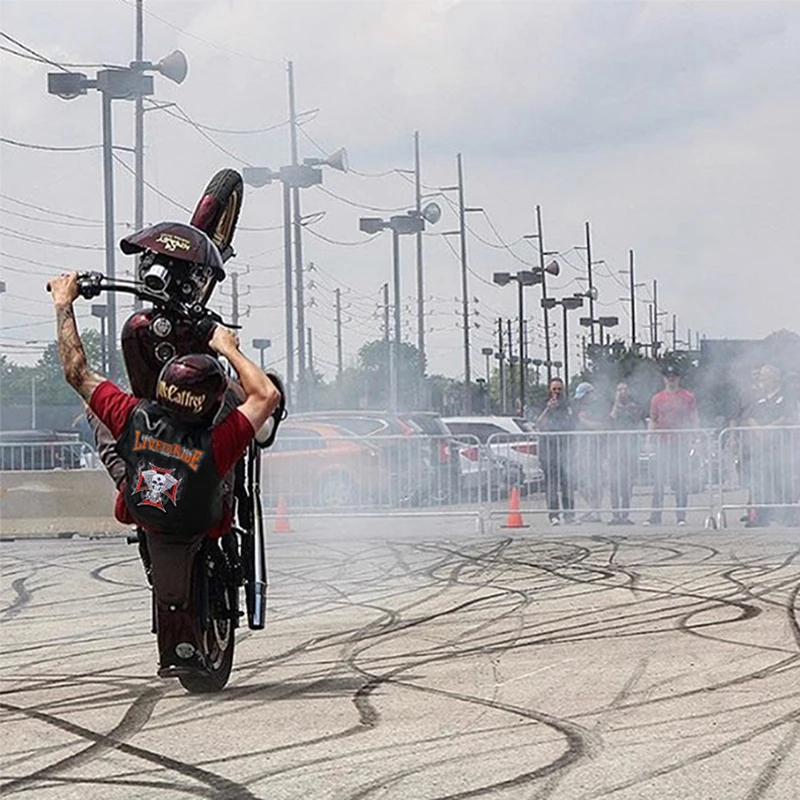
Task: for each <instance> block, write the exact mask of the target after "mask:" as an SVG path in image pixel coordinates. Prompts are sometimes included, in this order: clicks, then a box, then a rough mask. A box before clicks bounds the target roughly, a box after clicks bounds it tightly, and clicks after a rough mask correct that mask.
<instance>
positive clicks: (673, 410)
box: [644, 364, 700, 527]
mask: <svg viewBox="0 0 800 800" xmlns="http://www.w3.org/2000/svg"><path fill="white" fill-rule="evenodd" d="M662 374H663V376H664V388H663V389H662V390H661V391H660V392H657V393H656V394H654V395H653V397H652V398H651V400H650V421H649V423H648V430H649V431H650V434H649V435H648V450H650V451H651V452H652V451H653V448H654V449H655V476H654V482H653V501H652V505H651V509H650V518H649V519H648V520H646V521H645V523H644V524H645V525H658V524H659V523H660V522H661V512H662V508H663V505H664V486H665V484H667V483H669V485H670V486H672V489H673V491H674V492H675V513H676V517H677V520H678V525H680V526H681V527H683V526H684V525H686V506H687V505H688V494H689V492H688V483H689V475H688V472H689V458H688V453H689V438H687V435H686V434H685V433H682V431H686V430H690V429H692V428H698V427H699V426H700V425H699V422H698V417H697V401H696V399H695V396H694V394H692V392H690V391H689V390H688V389H684V388H682V387H681V385H680V383H681V378H680V372H679V371H678V368H677V367H676V366H675V365H674V364H668V365H667V366H666V367H664V369H663V371H662ZM656 432H658V433H657V435H656Z"/></svg>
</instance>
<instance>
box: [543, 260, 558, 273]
mask: <svg viewBox="0 0 800 800" xmlns="http://www.w3.org/2000/svg"><path fill="white" fill-rule="evenodd" d="M544 271H545V272H547V273H549V274H550V275H558V273H559V272H561V267H559V265H558V261H556V260H555V259H553V260H552V261H551V262H550V263H549V264H548V265H547V266H546V267H545V268H544Z"/></svg>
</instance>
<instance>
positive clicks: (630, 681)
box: [0, 515, 800, 800]
mask: <svg viewBox="0 0 800 800" xmlns="http://www.w3.org/2000/svg"><path fill="white" fill-rule="evenodd" d="M665 520H666V524H664V525H662V526H660V527H659V528H642V527H638V526H633V527H630V528H614V527H608V526H605V525H597V524H594V525H584V526H581V527H574V528H567V527H562V528H557V529H550V528H549V527H548V526H547V525H545V524H544V523H545V520H544V519H543V518H541V517H534V516H533V515H531V517H530V518H526V521H529V522H530V523H531V527H530V528H525V529H514V530H504V529H502V528H501V527H500V525H499V523H501V522H502V521H503V520H502V519H494V520H484V522H483V524H482V525H479V524H478V523H477V522H476V518H474V517H444V516H443V517H439V518H431V517H419V518H406V519H392V520H386V519H381V518H374V519H369V520H343V519H339V520H333V521H331V520H307V519H302V518H298V519H293V520H292V523H293V527H294V532H292V533H287V534H272V535H271V536H270V540H269V568H270V580H271V586H270V611H269V622H268V627H267V629H266V630H264V631H259V632H251V631H247V630H246V629H245V630H241V631H240V636H239V639H238V642H237V653H236V660H235V666H234V672H233V675H232V678H231V682H230V684H229V685H228V687H227V688H226V689H225V690H224V691H223V692H222V693H220V694H218V695H213V696H208V695H206V696H191V695H188V694H186V693H185V692H184V691H183V690H182V689H181V688H180V686H179V685H178V684H177V683H175V682H167V681H161V680H159V679H158V678H156V677H155V675H154V671H155V642H154V639H153V637H152V636H151V634H150V633H149V620H150V610H149V592H148V590H147V588H146V584H145V582H144V579H143V575H142V571H141V568H140V565H139V563H138V560H137V555H136V552H135V548H133V547H130V546H128V545H126V544H125V543H124V539H122V538H120V537H106V538H100V539H89V538H82V537H73V538H71V539H53V538H49V539H25V538H19V539H17V540H15V541H8V540H6V541H2V542H0V559H2V561H1V562H0V563H1V564H2V582H0V609H1V610H0V617H1V618H2V627H0V646H1V647H2V661H0V797H11V796H20V797H30V798H36V800H39V799H40V798H41V799H42V800H48V799H49V798H53V800H56V798H57V799H58V800H63V799H64V798H80V800H94V798H98V799H99V798H103V799H104V798H114V799H115V800H127V799H128V798H164V800H173V798H187V797H205V798H220V800H237V799H238V798H265V799H266V798H270V800H272V799H273V798H277V799H279V800H280V799H281V798H287V799H288V798H291V799H292V800H294V798H304V800H322V799H323V798H324V799H326V800H334V799H336V800H344V799H345V798H346V799H347V800H355V799H356V798H363V799H365V800H366V799H367V798H375V799H376V800H377V799H380V800H390V799H391V800H433V799H434V798H435V799H437V800H441V799H443V798H451V799H455V798H459V799H460V798H478V797H481V798H504V799H505V798H514V799H516V798H524V799H525V800H534V799H535V800H541V799H542V798H606V797H609V798H620V799H621V800H633V799H634V798H636V799H641V800H672V799H674V800H694V799H695V798H702V799H703V800H706V799H707V800H716V798H720V799H724V800H735V799H738V798H741V799H742V800H750V799H751V798H765V799H767V800H773V799H775V800H778V799H780V800H789V799H790V798H797V797H798V796H800V788H798V787H800V748H798V739H800V681H798V677H799V676H800V622H799V618H800V601H798V593H800V562H799V561H798V556H800V532H798V531H794V530H782V529H778V528H769V529H761V530H748V531H743V530H719V531H714V530H704V529H703V527H702V520H700V519H699V518H693V519H692V525H691V526H690V527H687V528H682V529H678V528H677V527H675V526H674V522H673V518H672V517H671V516H666V517H665Z"/></svg>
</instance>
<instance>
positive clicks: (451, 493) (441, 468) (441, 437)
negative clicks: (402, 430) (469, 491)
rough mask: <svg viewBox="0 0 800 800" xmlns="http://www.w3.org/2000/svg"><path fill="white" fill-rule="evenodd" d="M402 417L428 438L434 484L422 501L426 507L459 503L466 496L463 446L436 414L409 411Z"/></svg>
mask: <svg viewBox="0 0 800 800" xmlns="http://www.w3.org/2000/svg"><path fill="white" fill-rule="evenodd" d="M398 416H399V417H400V419H401V420H402V421H403V422H405V423H406V424H408V425H413V426H415V427H416V428H417V429H418V430H419V433H420V434H421V435H422V436H424V437H426V442H427V454H428V465H429V468H430V475H429V477H430V482H429V484H428V486H427V487H426V489H425V491H426V497H424V498H421V500H422V502H423V504H424V505H427V504H429V503H430V504H433V503H448V502H455V501H457V500H458V499H459V498H460V496H461V493H462V481H461V465H460V463H459V459H460V455H459V451H460V450H461V447H462V446H461V445H460V443H459V442H458V441H456V439H455V438H454V437H453V436H452V434H451V433H450V431H449V430H448V429H447V426H446V425H445V424H444V422H443V421H442V418H441V417H440V416H439V415H438V414H436V413H435V412H434V411H408V412H404V413H402V414H399V415H398ZM426 500H427V501H429V502H428V503H426V502H425V501H426Z"/></svg>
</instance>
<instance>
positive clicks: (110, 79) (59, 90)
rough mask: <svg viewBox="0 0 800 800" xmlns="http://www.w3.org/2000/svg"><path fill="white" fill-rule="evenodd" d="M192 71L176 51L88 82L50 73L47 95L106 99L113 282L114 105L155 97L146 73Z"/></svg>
mask: <svg viewBox="0 0 800 800" xmlns="http://www.w3.org/2000/svg"><path fill="white" fill-rule="evenodd" d="M187 71H188V64H187V62H186V56H184V54H183V53H182V52H181V51H180V50H175V51H174V52H173V53H170V54H169V55H168V56H165V57H164V58H162V59H161V61H159V62H158V63H156V64H153V63H152V62H151V61H131V63H130V66H129V67H119V68H117V67H115V68H113V69H103V70H100V71H99V72H97V74H96V75H95V77H94V78H91V79H90V78H87V77H86V75H85V74H84V73H83V72H50V73H48V75H47V91H48V93H49V94H54V95H56V96H58V97H60V98H61V99H62V100H73V99H75V98H76V97H79V96H80V95H83V94H86V93H87V92H88V90H89V89H97V91H98V92H100V94H101V95H102V99H103V195H104V199H105V254H106V275H107V276H108V278H109V279H111V280H113V279H114V277H115V272H116V270H115V266H114V162H113V138H112V130H111V101H112V100H135V99H136V98H137V97H144V96H145V95H151V94H153V76H152V75H145V72H160V73H161V74H162V75H163V76H164V77H165V78H169V80H171V81H173V82H174V83H183V81H184V79H185V78H186V73H187ZM108 338H109V339H110V340H111V342H116V340H117V305H116V298H115V297H114V293H113V292H111V293H109V295H108ZM108 376H109V378H111V380H116V378H117V355H116V347H115V346H114V345H113V344H112V346H111V347H109V348H108Z"/></svg>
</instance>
